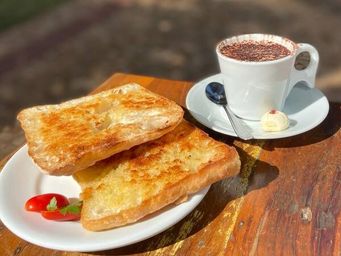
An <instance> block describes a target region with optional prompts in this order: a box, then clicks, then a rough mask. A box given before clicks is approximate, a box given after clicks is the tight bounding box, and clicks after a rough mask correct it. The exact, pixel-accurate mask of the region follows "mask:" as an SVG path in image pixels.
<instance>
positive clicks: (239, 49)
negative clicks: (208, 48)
mask: <svg viewBox="0 0 341 256" xmlns="http://www.w3.org/2000/svg"><path fill="white" fill-rule="evenodd" d="M220 52H221V53H222V54H223V55H225V56H226V57H229V58H232V59H236V60H242V61H255V62H261V61H271V60H277V59H281V58H284V57H286V56H289V55H290V54H291V52H290V50H289V49H288V48H286V47H284V46H283V45H281V44H278V43H274V42H271V41H251V40H245V41H241V42H237V43H232V44H228V45H224V46H222V47H221V48H220Z"/></svg>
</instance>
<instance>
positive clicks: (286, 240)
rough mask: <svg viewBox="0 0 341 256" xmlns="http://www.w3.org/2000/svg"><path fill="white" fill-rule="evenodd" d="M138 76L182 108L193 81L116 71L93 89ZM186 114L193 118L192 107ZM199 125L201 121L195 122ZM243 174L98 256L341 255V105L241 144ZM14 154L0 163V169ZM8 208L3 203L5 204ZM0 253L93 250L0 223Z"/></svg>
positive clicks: (237, 143)
mask: <svg viewBox="0 0 341 256" xmlns="http://www.w3.org/2000/svg"><path fill="white" fill-rule="evenodd" d="M128 82H137V83H140V84H141V85H143V86H145V87H147V88H149V89H150V90H152V91H154V92H157V93H159V94H161V95H164V96H166V97H168V98H170V99H172V100H174V101H176V102H177V103H179V104H180V105H182V106H185V98H186V94H187V92H188V90H189V88H190V87H191V86H192V83H189V82H181V81H171V80H164V79H158V78H153V77H144V76H135V75H127V74H115V75H113V76H112V77H111V78H110V79H108V80H107V81H106V82H104V83H103V84H102V85H101V86H99V87H98V88H97V89H95V90H94V92H93V93H95V92H99V91H101V90H105V89H108V88H112V87H115V86H119V85H122V84H125V83H128ZM185 118H186V119H188V120H190V121H191V122H194V123H196V122H195V121H194V119H193V118H191V116H190V115H189V114H188V113H186V115H185ZM196 124H197V123H196ZM197 125H198V126H199V127H201V128H202V129H204V130H205V131H206V132H208V133H209V134H210V135H211V136H212V137H214V138H215V139H218V140H220V141H223V142H225V143H227V144H229V145H233V146H235V147H236V148H237V150H238V152H239V154H240V157H241V160H242V169H241V173H240V175H238V176H237V177H234V178H231V179H228V180H223V181H221V182H218V183H216V184H214V185H213V186H212V187H211V189H210V191H209V192H208V194H207V195H206V197H205V199H204V200H203V201H202V202H201V203H200V204H199V206H198V207H197V208H196V209H195V210H194V211H193V212H192V213H191V214H189V215H188V216H187V217H186V218H185V219H184V220H182V221H180V222H179V223H178V224H176V225H175V226H173V227H171V228H170V229H168V230H166V231H164V232H163V233H161V234H159V235H157V236H154V237H152V238H150V239H147V240H145V241H142V242H140V243H137V244H133V245H130V246H126V247H123V248H118V249H114V250H110V251H103V252H96V253H93V254H95V255H98V254H100V255H122V254H129V255H131V254H136V255H341V214H340V210H341V154H340V152H341V143H340V142H341V133H340V125H341V106H340V104H331V109H330V112H329V115H328V117H327V118H326V120H325V121H324V122H323V123H322V124H321V125H319V126H318V127H316V128H315V129H313V130H311V131H309V132H307V133H304V134H301V135H298V136H294V137H291V138H287V139H279V140H267V141H266V140H252V141H248V142H243V141H241V140H237V139H233V138H232V137H229V136H225V135H221V134H218V133H215V132H213V131H210V130H208V129H206V128H205V127H202V126H201V125H199V124H197ZM7 160H8V158H6V159H3V160H2V161H1V162H0V169H1V168H2V167H3V165H4V164H5V163H6V161H7ZM0 207H5V206H0ZM0 238H1V243H0V255H20V254H21V255H92V254H91V253H74V252H61V251H53V250H50V249H45V248H42V247H39V246H36V245H32V244H30V243H28V242H26V241H23V240H21V239H20V238H18V237H17V236H15V235H14V234H12V233H11V232H10V231H9V230H8V229H7V228H6V227H4V226H3V224H2V223H0Z"/></svg>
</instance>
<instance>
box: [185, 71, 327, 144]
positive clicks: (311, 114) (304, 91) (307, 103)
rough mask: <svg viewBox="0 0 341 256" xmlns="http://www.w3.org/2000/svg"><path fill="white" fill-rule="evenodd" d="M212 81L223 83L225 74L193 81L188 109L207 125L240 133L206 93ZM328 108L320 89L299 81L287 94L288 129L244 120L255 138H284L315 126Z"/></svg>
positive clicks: (187, 101)
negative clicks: (271, 129) (265, 128)
mask: <svg viewBox="0 0 341 256" xmlns="http://www.w3.org/2000/svg"><path fill="white" fill-rule="evenodd" d="M210 82H220V83H222V82H223V80H222V75H221V74H216V75H212V76H210V77H208V78H205V79H204V80H201V81H199V82H197V83H196V84H194V85H193V87H192V88H191V89H190V91H189V92H188V94H187V98H186V106H187V109H188V110H189V111H190V112H191V114H192V116H193V117H194V118H195V119H196V120H197V121H198V122H199V123H201V124H203V125H205V126H206V127H208V128H210V129H212V130H214V131H216V132H220V133H223V134H226V135H231V136H235V137H237V135H236V133H235V132H234V130H233V128H232V126H231V123H230V122H229V120H228V119H227V116H226V113H225V111H224V109H223V108H222V107H221V106H219V105H216V104H214V103H213V102H211V101H210V100H209V99H208V98H207V97H206V95H205V87H206V85H207V84H209V83H210ZM328 111H329V103H328V100H327V98H326V96H325V95H324V94H323V93H322V92H321V91H320V90H318V89H316V88H314V89H311V88H308V87H306V86H305V85H303V84H297V85H296V86H295V87H294V89H293V90H292V91H291V93H290V95H289V96H288V99H287V100H286V103H285V106H284V109H283V112H284V113H286V114H287V116H288V118H289V120H290V126H289V128H288V129H286V130H284V131H280V132H265V131H263V130H262V128H261V125H260V122H259V121H247V120H245V123H246V124H247V125H248V126H249V127H250V128H251V130H252V135H253V137H254V138H255V139H278V138H285V137H291V136H294V135H297V134H301V133H304V132H306V131H309V130H311V129H313V128H314V127H316V126H317V125H319V124H320V123H321V122H322V121H323V120H324V119H325V118H326V116H327V114H328Z"/></svg>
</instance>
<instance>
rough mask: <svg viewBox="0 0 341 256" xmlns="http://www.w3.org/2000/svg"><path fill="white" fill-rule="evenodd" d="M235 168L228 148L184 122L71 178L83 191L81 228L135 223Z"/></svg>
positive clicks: (235, 161) (232, 172)
mask: <svg viewBox="0 0 341 256" xmlns="http://www.w3.org/2000/svg"><path fill="white" fill-rule="evenodd" d="M239 168H240V160H239V156H238V153H237V152H236V150H235V149H234V148H233V147H229V146H227V145H225V144H223V143H221V142H218V141H215V140H213V139H212V138H210V137H209V136H208V135H206V134H205V133H204V132H202V131H201V130H200V129H198V128H196V127H194V126H192V125H191V124H189V123H187V122H186V121H183V122H182V123H181V124H180V125H179V126H177V127H176V128H175V129H174V130H173V131H171V132H170V133H168V134H166V135H164V136H162V137H161V138H159V139H157V140H154V141H151V142H148V143H145V144H143V145H139V146H136V147H134V148H132V149H130V150H128V151H125V152H121V153H119V154H116V155H114V156H112V157H110V158H108V159H105V160H103V161H100V162H98V163H96V164H95V165H94V166H92V167H89V168H87V169H85V170H82V171H79V172H77V173H75V174H74V175H73V177H74V178H75V179H76V181H77V182H78V183H79V184H80V186H81V189H82V194H81V198H82V199H83V208H82V213H81V223H82V225H83V226H84V228H86V229H88V230H92V231H99V230H105V229H110V228H113V227H117V226H121V225H125V224H128V223H132V222H135V221H137V220H139V219H141V218H142V217H144V216H146V215H148V214H150V213H153V212H155V211H157V210H159V209H161V208H163V207H165V206H167V205H169V204H171V203H174V202H177V201H178V202H181V200H182V199H184V198H186V196H187V195H190V194H192V193H195V192H197V191H199V190H201V189H203V188H204V187H206V186H208V185H210V184H212V183H214V182H216V181H218V180H220V179H223V178H226V177H230V176H233V175H235V174H237V173H238V172H239Z"/></svg>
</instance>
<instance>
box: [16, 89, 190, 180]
mask: <svg viewBox="0 0 341 256" xmlns="http://www.w3.org/2000/svg"><path fill="white" fill-rule="evenodd" d="M182 116H183V110H182V109H181V107H180V106H178V105H177V104H176V103H174V102H172V101H170V100H168V99H166V98H164V97H162V96H159V95H157V94H154V93H152V92H150V91H148V90H147V89H145V88H143V87H141V86H139V85H137V84H127V85H124V86H121V87H117V88H115V89H111V90H108V91H104V92H101V93H99V94H96V95H91V96H87V97H83V98H79V99H76V100H71V101H68V102H65V103H62V104H59V105H46V106H37V107H33V108H28V109H25V110H23V111H21V112H20V113H19V114H18V116H17V118H18V120H19V121H20V123H21V126H22V128H23V129H24V131H25V136H26V140H27V144H28V148H29V151H28V152H29V155H30V156H31V157H32V159H33V160H34V161H35V162H36V163H37V164H38V165H39V166H40V167H41V168H42V169H43V170H44V171H46V172H47V173H48V174H51V175H71V174H72V173H74V172H76V171H78V170H81V169H84V168H86V167H88V166H91V165H93V164H94V163H95V162H97V161H99V160H102V159H105V158H107V157H109V156H111V155H113V154H116V153H118V152H121V151H123V150H127V149H129V148H131V147H133V146H135V145H138V144H141V143H144V142H147V141H150V140H154V139H157V138H159V137H161V136H162V135H164V134H166V133H168V132H169V131H171V130H172V129H174V128H175V127H176V126H177V125H178V124H179V122H181V119H182Z"/></svg>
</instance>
